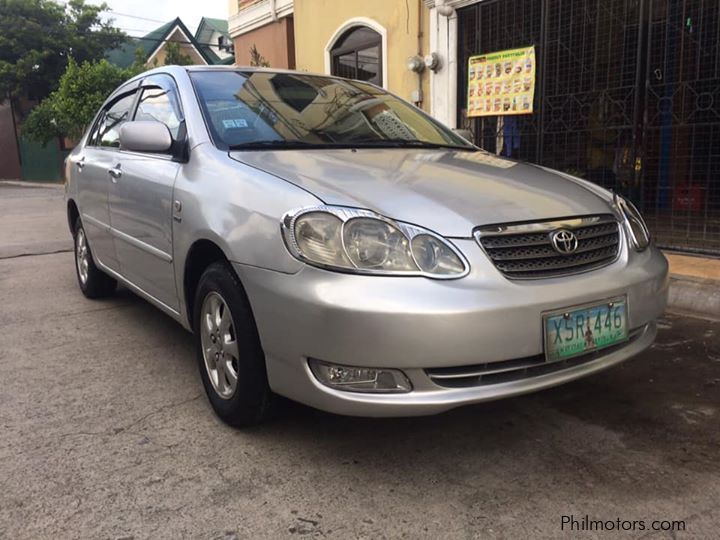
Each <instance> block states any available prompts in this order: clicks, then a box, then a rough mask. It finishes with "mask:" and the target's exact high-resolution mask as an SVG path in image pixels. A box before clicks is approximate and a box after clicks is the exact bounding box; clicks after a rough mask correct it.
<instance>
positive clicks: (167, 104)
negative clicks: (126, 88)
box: [135, 87, 180, 139]
mask: <svg viewBox="0 0 720 540" xmlns="http://www.w3.org/2000/svg"><path fill="white" fill-rule="evenodd" d="M135 120H153V121H156V122H162V123H163V124H165V125H166V126H167V127H168V129H169V130H170V133H171V134H172V136H173V139H177V135H178V130H179V129H180V114H179V111H178V106H177V99H176V97H175V92H173V91H171V90H167V89H164V88H159V87H151V88H143V89H142V94H140V100H139V101H138V106H137V111H136V112H135Z"/></svg>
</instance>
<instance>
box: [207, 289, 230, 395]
mask: <svg viewBox="0 0 720 540" xmlns="http://www.w3.org/2000/svg"><path fill="white" fill-rule="evenodd" d="M200 340H201V345H202V352H203V358H204V360H205V369H206V370H207V374H208V377H209V378H210V383H211V384H212V386H213V388H214V389H215V392H217V395H218V396H219V397H221V398H223V399H230V398H231V397H232V396H233V394H234V393H235V389H236V388H237V383H238V369H239V352H238V344H237V334H236V333H235V326H234V324H233V320H232V315H231V314H230V309H229V308H228V306H227V304H226V303H225V300H223V298H222V296H220V295H219V294H218V293H217V292H211V293H209V294H208V295H207V296H206V297H205V300H203V304H202V310H201V312H200Z"/></svg>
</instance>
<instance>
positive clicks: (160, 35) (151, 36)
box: [107, 17, 220, 68]
mask: <svg viewBox="0 0 720 540" xmlns="http://www.w3.org/2000/svg"><path fill="white" fill-rule="evenodd" d="M176 28H179V29H180V30H181V31H182V32H183V33H184V34H185V35H186V36H187V39H188V40H189V42H190V45H192V46H193V47H194V48H195V49H196V50H197V51H198V53H199V54H200V56H201V57H202V58H203V59H204V60H205V62H207V63H208V64H210V65H212V64H217V63H219V62H220V58H219V57H218V56H217V55H216V54H215V53H214V52H213V51H211V50H210V48H209V47H207V46H205V45H201V44H200V43H198V41H197V39H196V38H195V36H194V35H193V34H192V33H190V30H188V28H187V26H185V23H183V22H182V20H180V17H176V18H175V19H173V20H172V21H169V22H166V23H165V24H163V25H162V26H159V27H158V28H156V29H155V30H153V31H152V32H149V33H147V34H145V35H144V36H141V37H128V38H127V40H126V41H125V43H124V44H123V45H121V46H120V47H118V48H116V49H113V50H111V51H109V52H108V53H107V59H108V61H109V62H111V63H113V64H115V65H117V66H120V67H123V68H125V67H128V66H130V65H131V64H132V63H133V62H134V61H135V51H136V50H137V49H140V50H142V52H143V55H144V57H145V60H146V61H147V59H148V58H149V57H150V56H152V54H153V53H154V52H155V51H156V50H157V49H158V48H159V47H160V46H161V45H162V44H163V43H164V42H165V41H166V40H167V38H168V37H170V35H172V33H173V31H174V30H175V29H176Z"/></svg>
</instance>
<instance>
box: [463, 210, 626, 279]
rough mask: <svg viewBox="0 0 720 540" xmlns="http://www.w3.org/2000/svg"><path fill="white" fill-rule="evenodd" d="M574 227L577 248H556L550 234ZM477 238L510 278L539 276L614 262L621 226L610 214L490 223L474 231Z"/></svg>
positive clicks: (533, 277) (568, 272)
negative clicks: (564, 250)
mask: <svg viewBox="0 0 720 540" xmlns="http://www.w3.org/2000/svg"><path fill="white" fill-rule="evenodd" d="M560 229H565V230H568V231H571V232H573V233H574V234H575V236H576V237H577V249H576V250H575V251H573V253H571V254H562V253H559V252H558V251H556V250H555V248H554V247H553V244H552V241H551V234H552V233H553V232H555V231H557V230H560ZM475 238H476V239H477V241H478V243H479V244H480V245H481V246H482V248H483V249H484V250H485V253H487V255H488V256H489V257H490V259H491V260H492V262H493V263H494V264H495V266H496V267H497V269H498V270H500V272H502V273H503V275H505V276H506V277H508V278H511V279H537V278H545V277H555V276H561V275H567V274H575V273H580V272H585V271H587V270H591V269H595V268H600V267H601V266H606V265H608V264H610V263H611V262H613V261H614V260H615V259H616V258H617V256H618V250H619V246H620V230H619V225H618V222H617V221H616V220H615V218H614V217H613V216H611V215H601V216H588V217H580V218H571V219H562V220H553V221H541V222H534V223H517V224H508V225H491V226H485V227H480V228H479V229H477V230H476V231H475Z"/></svg>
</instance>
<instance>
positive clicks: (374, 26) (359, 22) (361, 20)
mask: <svg viewBox="0 0 720 540" xmlns="http://www.w3.org/2000/svg"><path fill="white" fill-rule="evenodd" d="M357 26H367V27H368V28H370V29H371V30H375V31H376V32H377V33H378V34H380V37H381V39H382V78H383V80H382V87H383V88H385V89H386V90H387V87H388V37H387V36H388V33H387V29H386V28H385V27H384V26H383V25H381V24H380V23H379V22H377V21H376V20H374V19H370V18H369V17H353V18H352V19H348V20H347V21H345V22H344V23H343V24H342V25H340V27H338V29H337V30H335V33H333V35H332V36H331V37H330V39H329V40H328V42H327V44H326V45H325V74H326V75H330V74H331V66H332V49H333V47H334V46H335V43H336V42H337V40H338V39H339V38H340V36H342V35H343V34H344V33H345V32H346V31H348V30H350V29H351V28H354V27H357Z"/></svg>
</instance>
